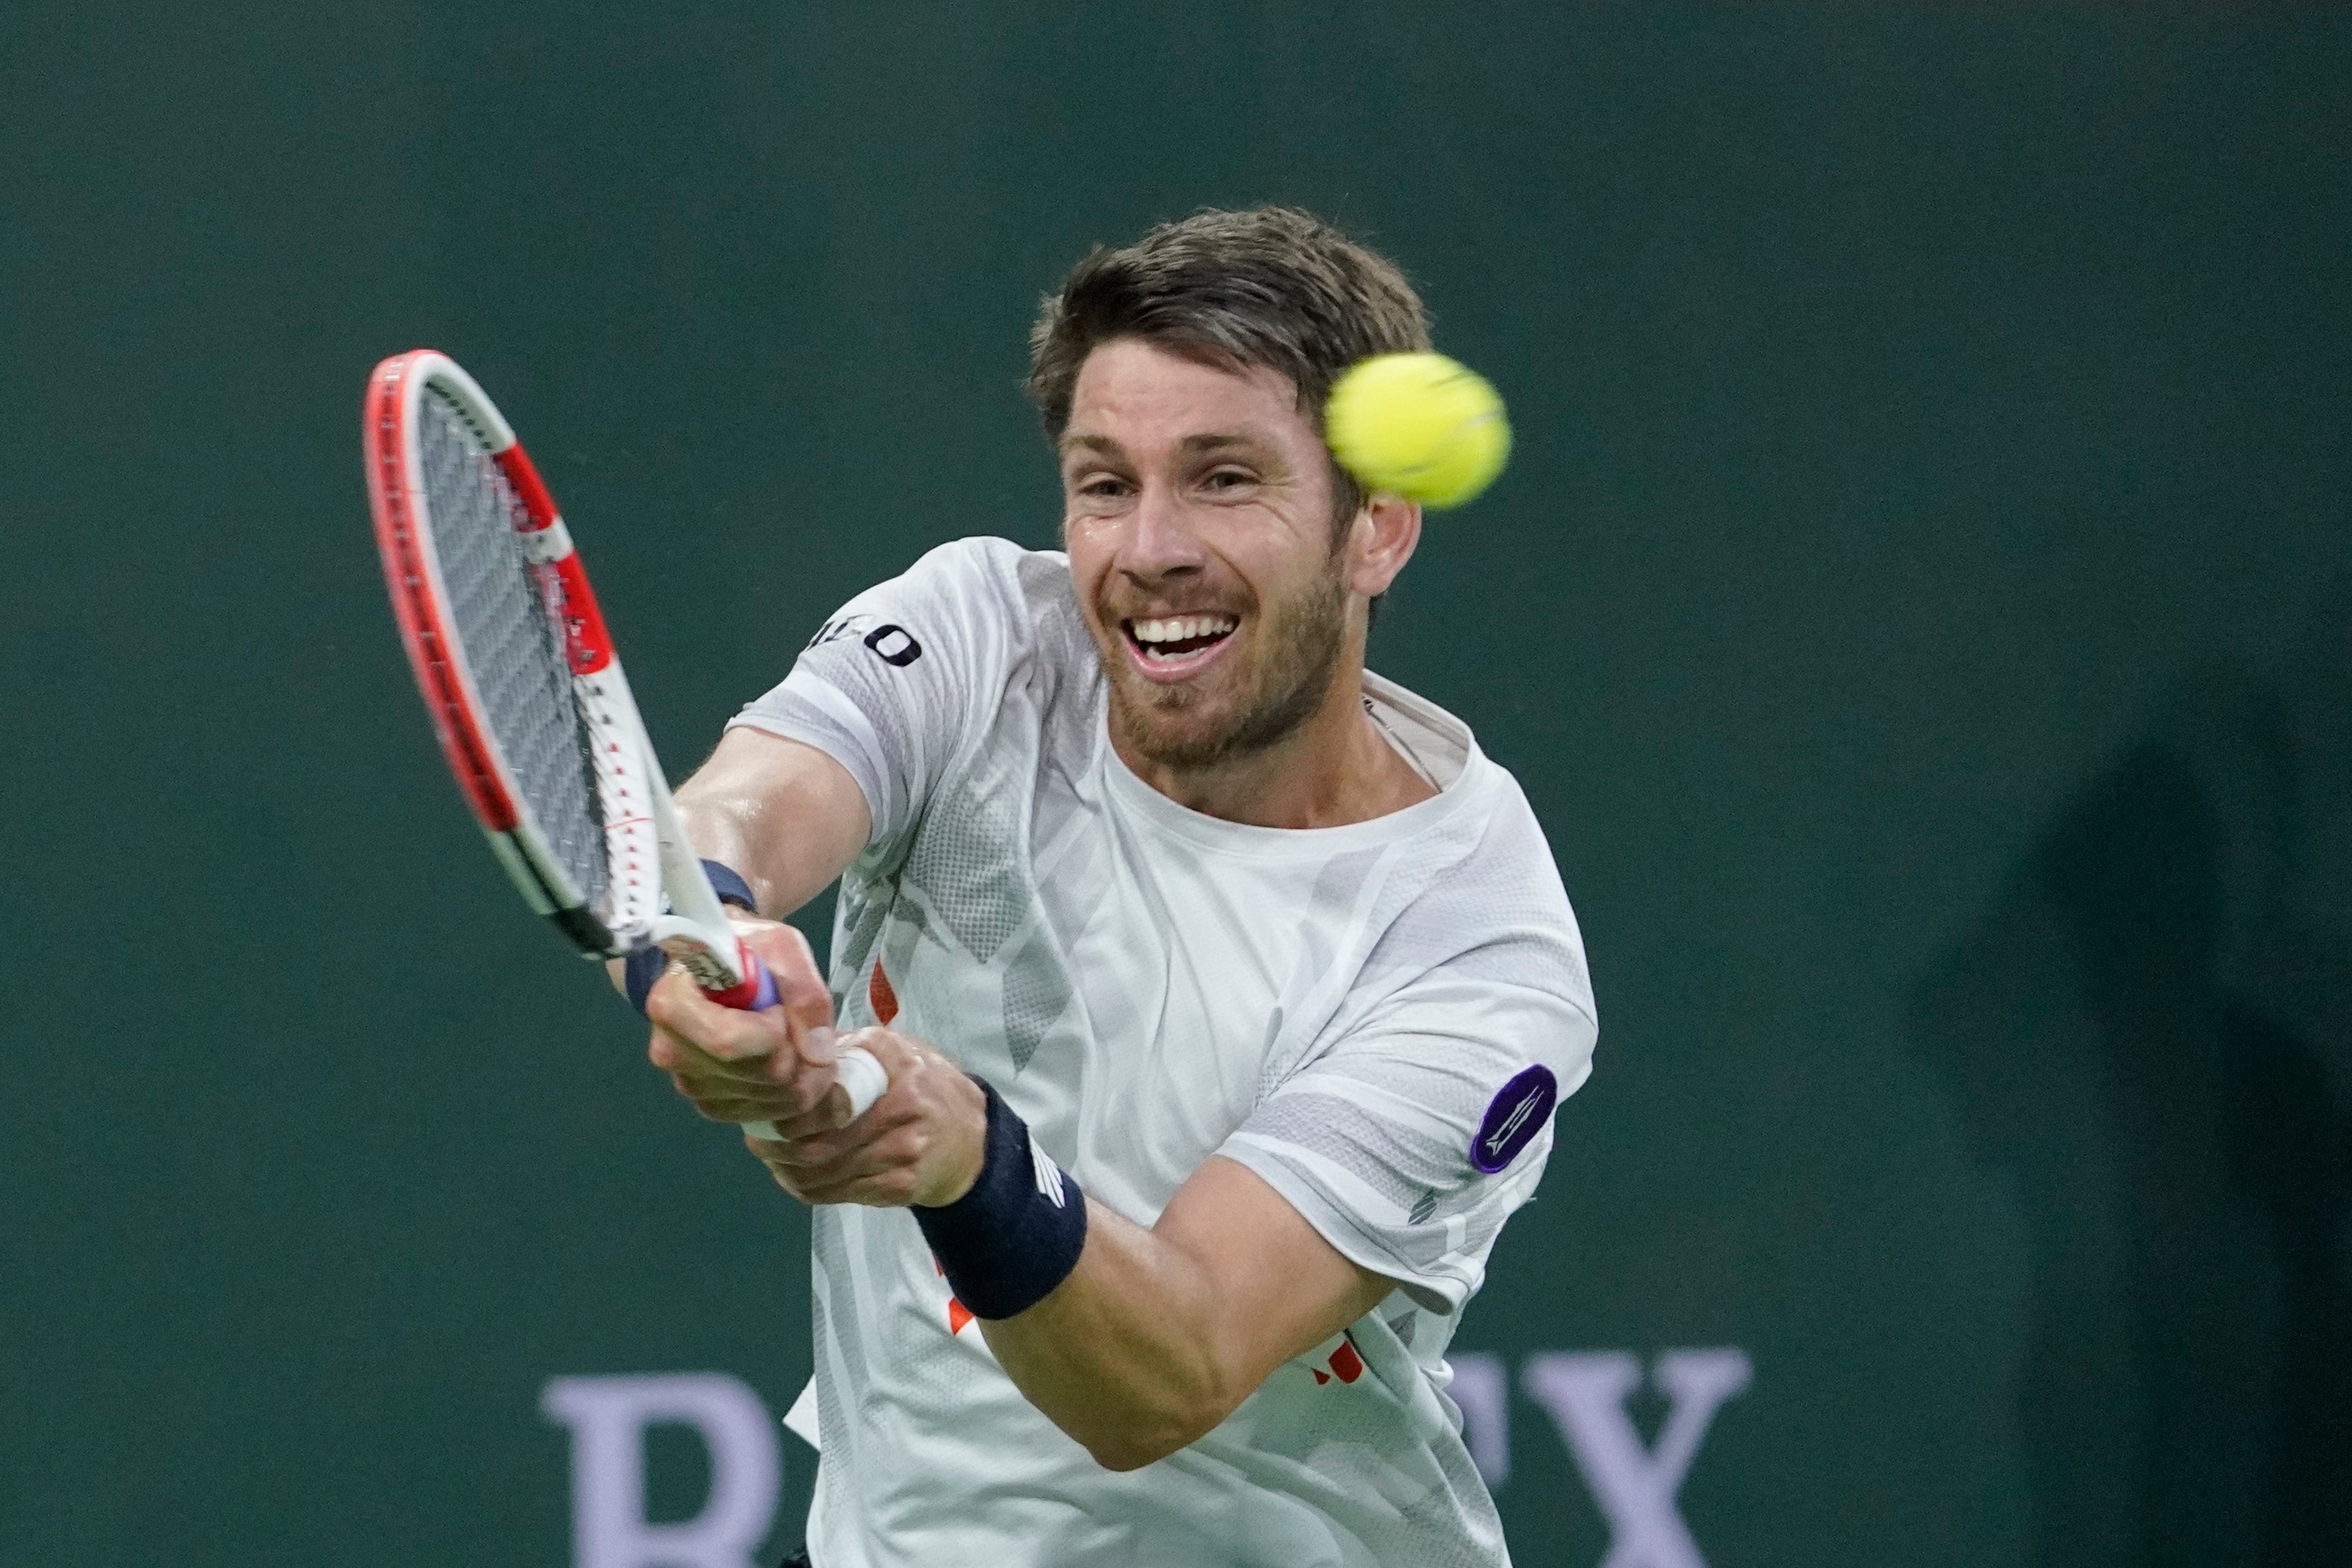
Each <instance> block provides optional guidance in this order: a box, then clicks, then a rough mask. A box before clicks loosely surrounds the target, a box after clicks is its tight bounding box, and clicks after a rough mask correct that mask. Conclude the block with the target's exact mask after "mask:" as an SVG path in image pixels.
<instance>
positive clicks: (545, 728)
mask: <svg viewBox="0 0 2352 1568" xmlns="http://www.w3.org/2000/svg"><path fill="white" fill-rule="evenodd" d="M417 415H418V425H419V432H418V434H419V436H420V445H419V455H420V459H421V461H420V464H419V466H420V467H421V469H422V470H423V477H424V485H425V518H426V520H427V522H428V524H429V527H430V531H431V538H432V543H433V549H434V553H435V556H436V559H437V560H438V562H439V564H440V569H441V580H442V585H443V587H444V588H445V589H446V591H447V593H448V597H449V608H450V614H451V620H452V622H453V624H452V626H451V632H452V634H453V635H454V636H455V637H456V638H457V642H458V644H459V647H460V650H461V652H462V653H463V654H464V657H465V664H466V668H467V671H468V673H469V674H471V675H472V677H473V682H474V689H475V693H476V695H478V697H479V698H480V699H481V705H482V709H483V714H482V717H483V723H484V725H485V726H486V727H488V730H489V732H490V737H491V738H492V740H493V742H494V743H495V744H496V745H497V747H498V748H499V752H500V753H501V754H502V755H503V756H504V757H505V758H506V763H507V768H508V770H509V773H511V774H512V775H513V778H514V780H515V786H516V788H517V789H518V790H519V791H520V794H521V795H522V797H523V801H524V803H525V804H526V805H528V807H529V809H530V814H531V816H532V817H533V818H534V819H536V821H538V824H539V829H540V831H541V834H542V835H543V836H544V837H545V838H546V841H547V843H548V847H549V848H550V849H551V851H553V852H554V855H555V858H556V860H557V862H559V863H560V864H562V866H563V868H564V870H565V871H566V872H567V873H570V875H571V877H572V883H573V884H574V885H575V886H576V887H577V888H578V889H579V891H580V893H581V894H583V896H584V897H585V899H586V901H587V904H588V907H589V908H591V909H593V910H596V911H599V912H602V911H603V910H604V908H605V907H606V904H607V900H606V896H605V895H606V893H607V891H608V889H609V886H610V883H611V873H610V866H609V864H608V861H607V856H606V853H605V841H604V813H603V811H602V810H600V808H599V804H598V795H597V789H596V757H595V750H594V747H593V741H592V738H591V736H590V733H589V729H588V725H587V722H586V720H585V718H584V717H583V715H582V713H581V711H580V704H579V701H578V699H577V698H576V697H575V696H574V695H573V691H572V670H571V666H570V664H568V663H567V662H566V660H565V658H564V636H563V622H562V608H563V607H562V591H561V589H560V587H559V586H558V583H557V580H556V577H555V573H554V571H553V570H551V569H550V568H548V567H544V566H540V565H536V564H534V563H533V562H531V561H530V559H527V558H526V557H525V556H524V554H523V551H522V546H521V543H520V540H519V539H518V538H517V537H516V534H517V529H518V526H519V525H520V524H521V523H522V522H523V521H524V520H526V518H527V517H528V515H529V514H528V513H527V512H526V510H525V509H524V507H523V504H522V502H521V500H520V498H519V497H517V496H516V495H515V493H514V489H513V486H510V485H509V484H508V483H507V478H506V476H505V475H504V474H503V473H501V472H500V471H499V465H498V463H497V461H496V460H495V459H494V458H492V457H491V455H490V454H489V452H488V448H486V447H485V446H484V445H483V444H482V441H481V438H480V437H479V436H478V434H475V431H474V429H473V426H472V425H471V424H470V423H467V420H466V419H465V418H464V416H463V415H461V414H460V413H458V412H457V409H456V408H455V407H454V406H453V405H452V404H451V403H450V402H448V400H447V399H446V398H445V397H444V396H443V395H442V394H441V393H440V392H438V391H436V390H434V389H432V388H429V387H428V388H427V389H426V391H425V395H424V396H423V397H422V398H421V399H419V400H418V409H417Z"/></svg>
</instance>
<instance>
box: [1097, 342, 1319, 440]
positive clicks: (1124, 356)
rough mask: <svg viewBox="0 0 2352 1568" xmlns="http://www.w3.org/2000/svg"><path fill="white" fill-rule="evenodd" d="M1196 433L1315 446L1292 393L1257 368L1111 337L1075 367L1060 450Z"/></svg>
mask: <svg viewBox="0 0 2352 1568" xmlns="http://www.w3.org/2000/svg"><path fill="white" fill-rule="evenodd" d="M1198 434H1235V435H1254V436H1256V437H1258V438H1260V439H1265V440H1271V441H1275V442H1278V443H1286V442H1290V441H1296V440H1300V439H1304V440H1307V441H1320V439H1321V437H1320V436H1318V434H1316V431H1315V427H1314V425H1313V424H1312V423H1309V422H1308V421H1307V416H1306V415H1305V414H1303V413H1299V411H1298V389H1297V385H1296V384H1295V383H1294V382H1292V381H1291V379H1290V378H1289V377H1288V376H1286V375H1284V374H1283V373H1282V372H1281V371H1275V370H1269V369H1267V368H1266V367H1265V366H1263V365H1251V366H1247V367H1244V368H1243V369H1240V370H1226V369H1223V368H1221V367H1219V366H1216V365H1204V364H1202V363H1201V362H1200V361H1197V360H1188V359H1185V358H1183V357H1182V356H1181V355H1178V354H1171V353H1170V352H1168V351H1167V350H1164V349H1160V348H1156V347H1154V346H1153V345H1151V344H1150V343H1147V342H1144V341H1142V340H1140V339H1136V338H1114V339H1112V340H1110V341H1109V342H1108V343H1104V344H1102V345H1100V346H1099V347H1097V349H1095V350H1094V351H1093V352H1092V353H1089V354H1088V355H1087V360H1086V363H1085V364H1083V365H1081V366H1079V367H1078V379H1077V383H1076V386H1075V387H1074V388H1072V391H1071V397H1070V423H1069V426H1068V428H1067V429H1066V430H1065V431H1064V432H1063V434H1062V444H1063V445H1064V446H1065V447H1067V446H1069V445H1070V444H1072V443H1073V442H1074V441H1076V440H1080V439H1082V438H1084V437H1087V436H1108V437H1110V438H1111V439H1113V440H1116V441H1118V443H1119V444H1121V445H1139V446H1151V445H1158V444H1163V443H1172V442H1181V441H1182V440H1184V439H1185V438H1186V437H1187V436H1192V435H1198Z"/></svg>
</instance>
